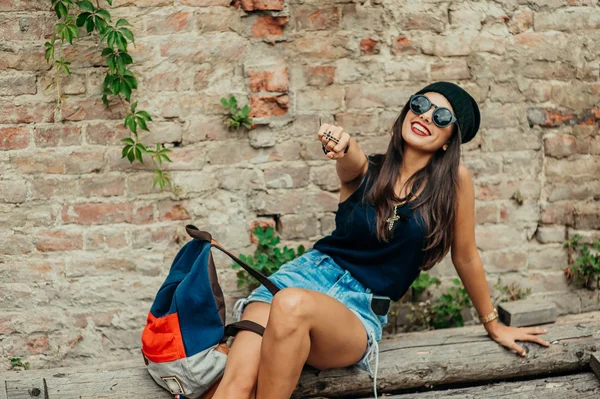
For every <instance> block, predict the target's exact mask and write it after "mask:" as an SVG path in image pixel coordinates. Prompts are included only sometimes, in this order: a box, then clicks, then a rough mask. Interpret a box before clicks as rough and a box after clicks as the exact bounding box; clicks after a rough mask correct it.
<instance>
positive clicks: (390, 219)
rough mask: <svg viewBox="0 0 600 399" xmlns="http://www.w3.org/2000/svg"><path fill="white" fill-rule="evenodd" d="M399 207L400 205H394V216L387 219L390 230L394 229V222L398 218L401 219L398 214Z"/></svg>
mask: <svg viewBox="0 0 600 399" xmlns="http://www.w3.org/2000/svg"><path fill="white" fill-rule="evenodd" d="M397 207H398V206H394V216H392V217H389V218H388V219H387V223H388V230H390V231H391V230H392V228H393V227H394V222H395V221H396V220H398V219H400V217H399V216H398V215H396V208H397Z"/></svg>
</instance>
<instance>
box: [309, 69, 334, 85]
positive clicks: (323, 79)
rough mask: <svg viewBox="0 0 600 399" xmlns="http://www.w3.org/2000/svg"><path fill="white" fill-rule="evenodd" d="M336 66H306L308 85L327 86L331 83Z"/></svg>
mask: <svg viewBox="0 0 600 399" xmlns="http://www.w3.org/2000/svg"><path fill="white" fill-rule="evenodd" d="M335 71H336V67H335V66H333V65H317V66H307V67H306V68H305V73H306V75H307V81H306V83H307V85H309V86H318V87H322V86H329V85H332V84H333V79H334V76H335Z"/></svg>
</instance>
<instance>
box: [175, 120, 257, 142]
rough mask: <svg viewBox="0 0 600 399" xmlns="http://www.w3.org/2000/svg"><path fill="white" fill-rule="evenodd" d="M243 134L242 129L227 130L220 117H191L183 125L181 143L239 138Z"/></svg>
mask: <svg viewBox="0 0 600 399" xmlns="http://www.w3.org/2000/svg"><path fill="white" fill-rule="evenodd" d="M242 134H243V135H244V136H245V134H246V133H245V132H244V131H243V130H241V129H240V130H238V131H237V132H236V131H233V130H229V129H228V128H227V126H226V125H225V123H224V122H223V118H222V117H210V116H209V117H202V118H201V119H193V120H191V121H189V124H188V123H186V124H185V125H184V127H183V143H182V144H184V145H186V144H189V143H196V142H200V141H212V140H226V139H229V138H241V137H242Z"/></svg>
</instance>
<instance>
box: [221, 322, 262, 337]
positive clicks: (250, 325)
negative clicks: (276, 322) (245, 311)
mask: <svg viewBox="0 0 600 399" xmlns="http://www.w3.org/2000/svg"><path fill="white" fill-rule="evenodd" d="M242 330H244V331H252V332H253V333H256V334H258V335H260V336H261V337H262V336H263V334H264V333H265V328H264V327H263V326H261V325H260V324H258V323H255V322H253V321H252V320H240V321H236V322H235V323H231V324H228V325H226V326H225V333H224V335H223V337H224V338H225V339H226V338H227V337H233V336H235V335H236V334H237V333H238V332H240V331H242Z"/></svg>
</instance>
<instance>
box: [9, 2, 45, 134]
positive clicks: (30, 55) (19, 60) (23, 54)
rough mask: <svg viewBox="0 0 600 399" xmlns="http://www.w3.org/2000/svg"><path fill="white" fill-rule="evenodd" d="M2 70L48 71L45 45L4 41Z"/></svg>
mask: <svg viewBox="0 0 600 399" xmlns="http://www.w3.org/2000/svg"><path fill="white" fill-rule="evenodd" d="M11 11H12V10H11ZM26 43H27V42H26ZM38 43H39V44H38ZM0 69H2V70H6V69H14V70H17V71H47V70H48V64H47V63H46V60H45V59H44V47H43V44H42V43H41V42H37V41H36V42H33V43H27V44H24V43H23V42H12V41H3V42H2V48H0ZM16 123H20V122H16Z"/></svg>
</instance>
